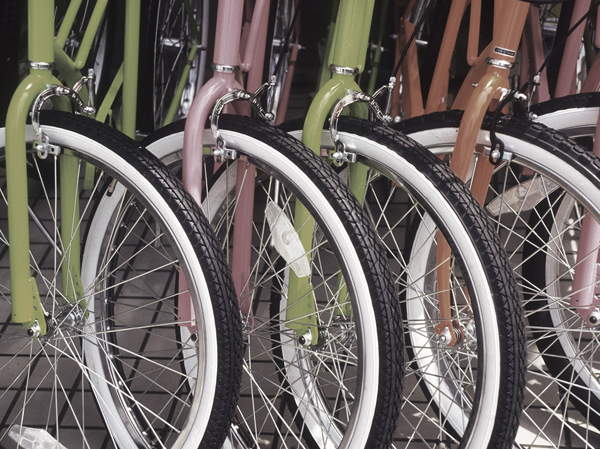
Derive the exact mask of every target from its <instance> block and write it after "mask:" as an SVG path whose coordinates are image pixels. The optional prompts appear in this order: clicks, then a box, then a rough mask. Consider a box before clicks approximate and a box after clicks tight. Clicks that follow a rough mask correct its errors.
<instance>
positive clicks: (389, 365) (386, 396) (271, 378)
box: [144, 115, 404, 448]
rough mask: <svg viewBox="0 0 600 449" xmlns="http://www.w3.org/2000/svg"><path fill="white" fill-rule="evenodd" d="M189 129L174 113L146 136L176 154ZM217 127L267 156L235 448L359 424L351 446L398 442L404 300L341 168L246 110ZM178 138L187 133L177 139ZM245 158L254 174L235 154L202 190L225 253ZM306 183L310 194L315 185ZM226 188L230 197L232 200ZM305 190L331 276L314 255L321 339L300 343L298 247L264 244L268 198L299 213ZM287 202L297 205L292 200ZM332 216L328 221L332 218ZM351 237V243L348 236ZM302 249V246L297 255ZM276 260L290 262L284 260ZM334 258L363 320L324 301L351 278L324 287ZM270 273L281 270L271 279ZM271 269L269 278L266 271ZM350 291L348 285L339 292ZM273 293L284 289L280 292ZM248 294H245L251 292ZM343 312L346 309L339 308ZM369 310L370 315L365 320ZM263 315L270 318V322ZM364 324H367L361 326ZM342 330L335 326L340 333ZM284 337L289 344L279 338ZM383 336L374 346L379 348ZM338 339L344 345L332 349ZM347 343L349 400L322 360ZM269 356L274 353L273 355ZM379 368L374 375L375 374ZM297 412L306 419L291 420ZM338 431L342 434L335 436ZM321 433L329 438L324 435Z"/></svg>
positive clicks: (231, 143)
mask: <svg viewBox="0 0 600 449" xmlns="http://www.w3.org/2000/svg"><path fill="white" fill-rule="evenodd" d="M182 130H183V128H182V125H181V124H179V125H178V124H177V123H174V124H172V125H170V126H168V127H165V128H163V129H162V130H160V131H159V132H158V133H157V136H156V137H154V136H152V135H151V136H149V137H148V139H146V140H145V141H144V144H145V145H147V146H148V148H149V150H150V151H152V152H154V153H155V154H157V155H159V156H160V157H162V158H163V160H166V161H168V160H172V161H177V157H176V155H177V154H178V153H179V152H180V151H181V147H182V144H183V131H182ZM170 131H173V132H172V133H171V132H170ZM219 131H220V133H221V136H223V138H224V139H225V141H226V142H227V145H228V148H235V149H236V150H237V152H238V156H246V158H247V160H248V161H249V162H250V163H252V164H254V165H255V166H256V167H258V172H257V175H256V177H255V176H254V175H249V176H248V178H249V179H255V183H254V184H255V185H256V189H257V190H256V198H255V201H254V204H255V210H254V216H253V229H255V230H256V231H255V232H254V233H253V254H252V263H251V264H250V265H251V267H252V270H251V273H250V275H248V277H247V278H248V279H250V280H251V283H250V286H249V287H248V288H249V291H250V292H254V295H253V299H252V307H251V308H248V309H250V310H253V314H252V315H248V312H246V313H245V315H244V316H245V317H246V323H247V325H246V326H247V327H246V329H248V332H247V352H246V359H247V361H246V366H247V372H248V378H247V379H248V380H246V381H243V384H244V385H245V387H243V388H242V393H241V400H240V403H239V406H238V410H239V415H238V420H237V422H236V424H237V426H236V427H234V428H232V432H231V443H232V444H233V445H234V447H235V446H236V445H237V444H239V445H241V447H250V446H252V445H253V444H254V443H253V442H254V441H256V438H259V437H260V438H269V440H270V441H273V444H274V445H278V446H285V445H287V444H295V445H298V446H300V447H313V445H314V444H316V445H317V447H325V446H326V445H327V444H332V445H335V446H337V445H338V444H339V443H340V442H341V441H342V440H343V439H344V438H347V437H346V435H353V437H352V439H350V440H349V441H347V442H348V443H349V444H350V446H352V447H354V446H355V445H358V446H359V447H368V448H371V447H372V448H376V447H377V448H378V447H387V446H389V445H390V443H391V440H392V436H393V432H394V429H395V426H396V420H397V417H398V414H399V407H400V400H401V387H402V381H403V377H404V376H403V357H402V354H403V350H402V348H403V344H402V340H403V339H402V328H401V318H400V307H399V304H398V302H397V301H396V300H395V291H394V287H393V281H392V279H391V275H390V273H389V269H388V266H387V261H386V258H385V255H384V252H383V249H382V247H381V245H380V244H379V243H378V241H377V238H376V236H375V234H374V233H373V231H372V230H371V228H370V226H369V219H368V218H367V216H366V215H365V214H364V213H363V211H362V210H361V209H360V206H359V205H358V203H357V202H356V199H354V198H353V197H352V195H351V194H350V193H349V191H348V190H347V188H346V187H345V186H344V185H343V184H342V183H341V182H340V180H339V178H337V177H336V176H335V173H334V172H333V170H332V169H331V168H330V167H329V166H327V165H326V164H325V163H324V162H323V160H321V159H320V158H319V157H318V156H316V155H315V154H314V153H312V152H310V151H308V150H307V149H306V148H305V147H304V146H303V145H302V144H301V143H299V142H298V141H297V140H295V139H292V138H290V137H289V136H288V135H286V134H284V133H283V132H281V131H280V130H277V129H276V128H273V127H270V126H269V125H267V124H264V123H262V122H260V121H256V120H253V119H250V118H248V117H240V116H229V115H221V116H220V119H219ZM163 137H164V139H162V138H163ZM174 137H177V138H178V141H177V142H176V139H174ZM211 140H212V138H211V137H210V133H205V137H204V141H205V145H209V146H210V145H212V144H214V141H212V142H211ZM174 156H175V157H174ZM177 163H180V162H178V161H177ZM239 164H244V165H243V166H242V169H243V175H240V176H243V179H248V178H247V177H246V172H247V170H248V166H247V165H246V164H245V162H244V161H241V160H240V159H238V160H236V161H234V162H233V163H230V164H228V166H227V168H226V170H225V172H224V173H223V175H221V176H220V177H219V179H218V180H217V181H216V182H214V184H213V187H212V188H211V189H210V190H209V192H208V193H207V197H206V199H204V200H203V209H204V211H205V213H206V214H207V216H208V217H209V221H210V222H211V223H213V224H214V226H215V228H216V229H217V235H218V236H220V237H221V240H222V241H223V242H224V249H225V250H226V253H227V254H229V245H228V244H227V241H228V239H227V236H228V235H229V233H228V232H227V230H226V229H224V228H223V226H221V223H223V224H225V223H230V222H231V219H228V218H226V215H227V211H228V210H230V209H231V208H234V207H235V205H236V204H237V203H236V201H235V200H236V195H235V184H236V181H235V179H237V178H236V176H237V175H236V174H237V170H238V168H239V167H240V166H239ZM175 165H176V164H175ZM271 176H272V177H273V180H279V182H280V187H279V189H280V190H279V192H280V193H279V194H278V195H280V196H278V197H277V198H280V201H281V202H278V201H271V200H270V198H271V196H270V195H271V194H272V192H273V190H272V189H273V188H272V187H269V186H272V185H273V184H275V183H274V182H271ZM309 191H312V193H310V194H309V193H308V192H309ZM219 192H221V195H219ZM228 197H230V198H232V200H231V201H227V200H224V198H228ZM219 198H220V199H219ZM296 198H298V199H299V200H301V201H302V204H304V205H305V206H306V207H307V208H308V210H309V211H310V213H311V214H312V217H314V219H315V223H316V225H315V228H314V229H315V230H314V238H315V239H318V240H316V241H318V242H319V244H318V245H315V249H314V254H313V255H312V256H311V259H310V260H311V261H317V260H320V261H321V263H322V264H323V266H329V267H331V268H333V273H330V272H329V271H327V273H328V276H326V279H325V280H324V281H318V279H323V277H322V276H323V274H324V273H323V274H321V275H319V273H318V270H317V265H316V264H314V263H312V262H310V263H309V264H310V265H309V267H310V270H311V275H310V279H311V280H312V281H311V282H313V283H314V285H313V288H314V293H313V294H314V296H315V298H316V299H317V302H316V313H310V314H309V316H313V315H316V316H317V317H318V319H319V320H321V323H322V330H321V331H319V332H320V333H319V341H318V343H314V341H312V342H311V343H310V344H306V345H303V344H302V343H301V341H305V340H301V339H300V337H302V336H301V335H296V332H295V331H294V333H293V334H291V335H290V330H289V329H287V327H286V326H287V323H289V322H290V321H289V320H291V318H287V315H286V314H287V306H288V304H290V303H291V304H293V301H292V300H291V299H289V300H288V298H287V294H282V292H285V290H282V289H281V288H280V286H281V285H282V284H284V285H287V284H286V282H285V280H286V279H288V278H289V277H290V272H291V271H293V270H294V268H290V266H293V265H292V260H291V259H293V258H291V259H290V260H287V259H285V257H284V256H281V255H280V250H279V249H275V248H274V249H270V250H269V249H268V246H269V245H268V244H267V243H268V242H269V241H270V238H271V237H270V236H271V235H272V234H271V226H272V224H267V223H266V222H267V220H268V219H265V216H266V215H268V213H267V212H266V211H267V209H266V208H265V206H268V205H269V204H271V203H272V202H274V203H275V204H283V205H282V206H281V207H282V208H283V209H284V210H285V212H286V214H285V216H286V217H287V220H289V222H290V224H291V223H293V220H294V219H295V215H294V212H293V210H294V202H295V201H297V200H296ZM229 203H231V204H229ZM287 204H289V205H290V206H289V207H288V206H286V205H287ZM296 204H297V203H296ZM290 208H291V210H290ZM222 211H225V213H223V212H222ZM290 212H291V213H290ZM288 214H289V215H288ZM324 223H329V225H328V226H327V227H326V226H325V225H324ZM291 225H292V226H293V224H291ZM262 230H264V232H263V231H262ZM258 239H260V240H258ZM346 239H347V240H346ZM229 240H231V238H229ZM343 240H346V241H347V242H348V243H347V244H342V243H341V242H342V241H343ZM260 242H266V243H265V244H262V243H260ZM347 251H350V252H347ZM229 257H232V256H229ZM303 257H304V256H303V255H302V254H301V255H300V256H298V259H300V258H303ZM255 260H256V261H257V262H255ZM294 260H295V259H294ZM230 261H231V260H230ZM324 261H328V262H324ZM278 263H280V264H283V267H284V269H282V267H281V266H280V265H278ZM334 267H341V271H342V273H343V279H344V280H345V282H348V285H349V286H350V287H349V289H348V290H349V291H350V292H351V295H350V300H351V303H352V306H351V309H350V313H352V314H353V316H354V318H355V319H356V323H357V324H358V326H356V327H354V326H353V325H351V324H350V323H349V322H347V318H346V319H345V320H344V319H343V318H344V317H345V316H347V315H345V313H346V312H343V313H342V314H341V315H337V314H338V313H340V311H341V310H342V309H339V311H337V310H338V309H337V308H335V309H336V312H335V313H332V312H333V310H332V308H330V307H327V304H329V303H330V301H332V300H333V301H337V300H338V299H336V298H337V297H338V296H339V295H341V293H340V291H343V289H342V290H338V287H334V288H333V289H331V291H330V288H329V287H327V288H326V289H325V290H323V288H321V286H329V285H330V284H331V283H333V285H336V283H337V280H338V279H339V278H338V277H337V276H338V274H339V271H340V269H339V268H334ZM252 273H257V274H252ZM349 273H354V274H349ZM234 276H235V275H234ZM270 278H273V281H270V280H269V279H270ZM254 279H258V280H257V281H255V280H254ZM262 279H265V281H264V282H262ZM342 285H343V284H342ZM357 289H359V290H362V291H363V294H361V295H358V294H355V293H353V292H356V291H358V290H357ZM259 291H261V292H263V294H262V296H261V297H259V296H258V292H259ZM344 297H345V294H344V296H342V298H344ZM273 298H278V301H277V300H274V299H273ZM240 302H242V305H243V304H244V302H245V300H240ZM257 303H258V304H257ZM275 304H277V305H278V306H279V307H277V306H275ZM341 304H345V305H344V307H347V305H348V302H347V300H342V302H341ZM359 305H360V307H359ZM363 307H364V309H362V308H363ZM328 309H329V311H328ZM359 312H360V313H359ZM372 312H373V313H372ZM334 315H335V316H334ZM336 316H337V318H339V319H336V318H335V317H336ZM371 317H372V318H371ZM250 318H252V319H250ZM286 320H287V321H286ZM366 320H368V321H369V322H371V323H372V324H370V325H367V324H365V323H366V322H367V321H366ZM372 320H374V321H372ZM252 322H254V323H265V324H264V325H263V326H262V329H261V326H257V328H256V329H254V327H253V326H254V325H253V324H252ZM266 323H269V325H268V326H267V324H266ZM283 323H286V324H283ZM336 323H338V324H336ZM344 323H346V324H344ZM361 323H362V324H361ZM292 324H293V323H292ZM345 326H347V327H345ZM359 328H360V329H362V330H361V331H360V332H357V331H358V330H359ZM321 332H323V334H321ZM323 335H330V336H331V338H329V339H321V338H322V336H323ZM336 335H337V336H338V337H337V338H334V336H336ZM344 335H345V336H346V337H347V338H345V337H344ZM343 337H344V338H343ZM355 339H358V340H355ZM282 341H284V342H285V344H283V343H281V342H282ZM356 341H358V345H359V346H358V348H360V347H361V346H365V347H367V346H368V347H371V348H372V349H371V350H369V351H359V350H358V348H357V347H356ZM361 342H362V343H361ZM374 344H376V345H377V347H376V348H375V347H374V346H373V345H374ZM345 345H348V346H345ZM338 346H339V349H335V348H338ZM257 347H261V348H262V351H260V352H262V353H264V354H263V359H261V358H260V355H261V354H258V355H255V354H254V353H256V349H255V348H257ZM290 351H291V352H290ZM357 351H358V352H357ZM367 352H368V353H370V354H371V356H373V355H375V354H376V355H377V357H378V359H379V360H378V362H376V363H374V364H372V365H369V362H368V357H369V354H368V353H367ZM284 354H285V355H284ZM346 354H354V355H353V357H356V360H357V363H358V366H357V367H353V366H349V367H348V371H347V374H345V373H344V372H343V371H340V379H338V380H337V381H336V382H340V383H341V384H342V385H344V388H348V390H347V391H348V395H346V398H345V399H344V398H343V397H342V396H339V395H340V394H342V393H341V391H342V390H340V389H339V387H338V386H337V385H334V384H333V383H331V382H330V381H329V382H328V381H327V377H328V376H329V375H330V373H328V372H325V371H322V370H319V369H317V368H318V367H319V366H321V365H320V363H323V362H325V363H331V366H332V367H333V368H335V367H337V366H340V364H341V363H342V364H343V362H341V359H343V357H344V355H346ZM264 357H267V359H266V360H265V359H264ZM319 358H322V359H323V362H318V359H319ZM261 360H262V365H263V367H265V368H263V369H266V370H267V371H261V368H260V363H259V362H261ZM295 362H298V363H295ZM265 363H266V365H265ZM305 363H307V364H308V366H313V365H312V364H313V363H319V364H317V365H314V366H315V370H314V372H312V371H311V372H307V371H304V368H303V367H304V366H305V365H304V364H305ZM267 373H268V375H267ZM375 373H377V375H376V376H375V377H373V376H374V374H375ZM292 374H296V375H298V378H297V379H299V380H297V381H295V382H292V381H288V379H290V378H291V375H292ZM356 375H358V376H359V377H362V376H365V378H366V377H369V378H371V379H372V380H373V383H371V382H368V383H367V385H366V389H361V387H360V386H359V385H357V384H356V383H355V381H354V380H353V379H355V376H356ZM300 379H305V380H306V381H307V382H309V383H308V384H304V383H303V382H302V381H300ZM346 382H349V383H348V384H346ZM311 383H312V384H313V385H315V386H316V387H317V388H316V390H315V389H314V388H313V389H312V390H309V389H307V388H306V385H310V384H311ZM303 385H304V386H303ZM252 388H254V391H256V392H257V393H255V394H256V395H258V393H259V392H261V391H263V392H264V393H263V398H264V399H262V400H263V401H265V402H264V405H262V402H261V403H260V404H258V405H256V406H254V409H255V410H257V412H256V413H253V412H252V409H250V410H249V406H251V405H252V401H254V400H259V399H260V398H259V399H253V397H252V392H253V390H252ZM266 388H271V393H270V395H267V394H266V392H267V390H265V389H266ZM273 388H274V389H275V390H273ZM311 391H312V392H311ZM277 392H279V393H277ZM284 395H290V396H294V397H297V398H299V399H298V400H299V401H300V402H302V404H303V408H304V410H306V409H308V410H309V411H308V412H307V415H305V417H306V416H308V415H311V413H313V412H311V411H312V410H313V408H314V409H316V411H315V412H314V414H313V415H311V417H310V419H311V420H312V423H314V424H315V425H316V426H317V427H318V428H317V429H315V428H312V429H310V428H308V426H306V421H298V420H297V419H296V417H295V416H293V411H292V414H290V412H288V411H284V410H285V406H286V401H285V400H284V399H285V398H284ZM336 395H337V396H336ZM256 397H257V398H258V396H256ZM336 397H337V399H336ZM354 398H357V399H358V398H361V402H363V404H371V406H374V409H373V410H374V415H373V416H371V417H367V416H366V415H364V414H363V413H362V412H363V410H364V408H362V409H361V408H358V402H359V401H357V400H354ZM271 401H272V402H271ZM338 401H339V403H338ZM265 409H266V410H271V411H272V414H273V416H272V417H267V418H265V417H264V416H262V417H261V413H263V412H261V410H265ZM338 409H339V413H337V414H336V412H335V410H338ZM296 411H297V410H296ZM332 412H333V414H332ZM347 412H348V415H346V413H347ZM332 419H333V421H332ZM361 419H365V421H364V426H361V428H360V429H356V427H355V426H356V425H358V424H357V423H358V422H359V420H361ZM255 420H256V421H255ZM294 422H295V423H296V424H297V426H294ZM259 424H260V425H259ZM332 424H333V425H332ZM255 426H256V427H257V428H258V430H259V431H258V433H257V434H253V433H254V432H255V431H256V430H255ZM355 431H356V433H355ZM331 439H333V441H330V440H331ZM319 440H320V441H321V443H319V442H318V441H319ZM344 441H346V440H344Z"/></svg>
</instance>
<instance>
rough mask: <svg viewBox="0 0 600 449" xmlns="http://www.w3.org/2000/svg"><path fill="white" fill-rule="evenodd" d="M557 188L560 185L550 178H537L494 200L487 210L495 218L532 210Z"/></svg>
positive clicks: (511, 189)
mask: <svg viewBox="0 0 600 449" xmlns="http://www.w3.org/2000/svg"><path fill="white" fill-rule="evenodd" d="M557 188H558V184H555V183H554V182H552V181H551V180H549V179H548V178H544V177H541V176H536V177H535V178H532V179H530V180H528V181H525V182H522V183H520V184H518V185H516V186H514V187H511V188H510V189H508V190H506V191H505V192H504V194H503V195H499V196H497V197H496V198H494V199H493V200H492V201H490V203H489V204H488V205H487V210H488V211H489V212H490V214H492V216H494V217H497V216H498V215H500V214H510V213H518V212H522V211H527V210H531V209H533V208H534V207H535V206H537V205H538V203H539V202H540V201H542V200H543V199H544V198H546V197H547V196H548V195H550V194H551V193H552V192H554V191H555V190H556V189H557Z"/></svg>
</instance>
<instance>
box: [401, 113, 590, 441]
mask: <svg viewBox="0 0 600 449" xmlns="http://www.w3.org/2000/svg"><path fill="white" fill-rule="evenodd" d="M549 103H550V102H549ZM557 114H558V112H557ZM550 115H551V114H550ZM559 115H562V117H563V121H562V124H563V126H564V129H565V130H566V131H567V132H571V131H574V133H573V136H574V137H576V136H577V135H579V136H582V134H580V132H582V129H583V128H584V127H585V123H586V122H585V121H583V120H580V121H577V123H576V124H575V123H573V122H571V121H570V120H565V118H566V116H568V115H569V114H564V111H563V113H562V114H559ZM581 117H582V116H581ZM461 118H462V112H459V111H449V112H445V113H437V114H430V115H429V116H424V117H421V118H417V119H412V120H408V121H406V122H405V123H403V124H400V125H399V126H400V127H401V129H402V130H403V131H404V132H406V133H408V134H409V135H411V137H413V138H415V139H416V140H417V141H419V142H420V143H422V144H423V145H425V146H427V147H428V148H430V149H431V150H432V151H433V152H434V153H436V154H438V155H444V156H445V157H447V158H448V157H451V154H452V150H453V147H454V143H455V141H456V135H457V132H458V126H459V124H460V120H461ZM550 119H551V117H550V116H549V117H548V120H546V121H547V122H548V123H550ZM594 120H597V112H596V118H595V119H594ZM588 123H589V122H588ZM490 124H491V120H490V119H489V118H488V119H486V120H485V121H484V124H483V129H482V131H481V132H480V133H479V136H478V141H477V144H478V145H481V147H486V146H489V132H488V130H489V129H490ZM571 128H573V129H572V130H570V129H571ZM577 128H579V131H576V129H577ZM497 135H498V137H499V138H500V139H501V140H502V141H503V142H504V144H505V148H506V151H507V152H509V153H510V155H509V156H510V157H509V159H510V160H507V161H504V162H502V163H501V164H500V165H499V166H498V167H497V168H496V169H495V170H494V176H493V178H492V181H491V183H490V186H489V190H488V194H487V198H486V200H485V209H486V212H487V214H488V216H489V217H490V218H491V219H492V220H493V221H494V222H495V226H496V229H497V232H498V233H499V234H500V236H501V239H502V241H503V244H504V247H505V248H506V250H507V253H508V254H509V256H510V259H511V265H512V266H513V269H514V272H515V275H516V276H517V280H518V283H519V289H520V290H521V292H522V294H523V305H524V307H525V309H526V316H527V330H528V353H529V360H528V367H527V370H528V383H527V391H526V396H525V408H524V413H523V417H522V418H521V427H520V429H519V432H518V434H517V444H518V445H520V446H521V447H531V446H533V447H536V446H538V445H539V446H544V447H545V446H552V445H555V446H557V447H564V446H565V445H567V444H571V443H569V441H571V442H572V444H574V445H575V444H578V445H582V447H590V448H591V447H598V444H600V414H599V412H598V410H599V399H600V384H599V383H598V374H599V373H600V359H599V357H598V353H599V351H598V348H599V347H600V346H599V338H600V335H599V329H598V327H593V326H590V325H588V324H586V323H585V322H584V320H583V317H582V315H581V314H580V312H579V311H578V310H577V308H575V307H574V306H572V305H571V296H572V295H573V294H574V293H577V292H576V291H574V290H573V279H574V275H575V272H576V271H577V270H578V269H580V268H578V267H579V266H581V265H582V263H583V262H584V261H585V259H586V258H588V257H592V256H587V255H586V254H580V252H579V236H580V232H581V226H582V223H583V222H584V221H585V220H586V217H587V220H591V221H592V222H593V223H594V224H595V225H598V224H599V219H600V183H599V182H598V179H599V178H598V176H599V174H600V161H599V160H598V158H596V157H595V156H594V155H592V154H590V153H589V152H588V151H586V150H585V149H584V148H583V147H580V146H578V145H576V144H575V143H574V142H573V141H570V140H568V139H567V138H566V136H565V135H564V134H561V133H559V132H556V131H554V130H551V129H549V128H546V127H545V126H544V125H541V124H537V123H533V122H527V121H521V120H518V119H515V118H510V117H503V118H502V119H501V120H500V121H499V123H498V124H497ZM478 157H480V156H479V155H478V154H475V155H474V159H475V160H476V159H477V158H478ZM597 250H598V243H597V242H596V243H595V244H594V245H591V247H589V248H587V249H586V251H589V252H588V254H592V253H594V254H595V251H597ZM593 278H594V280H593V281H592V283H593V284H596V283H597V278H596V277H595V276H593ZM589 424H592V425H593V426H590V425H589ZM594 426H595V428H594Z"/></svg>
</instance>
